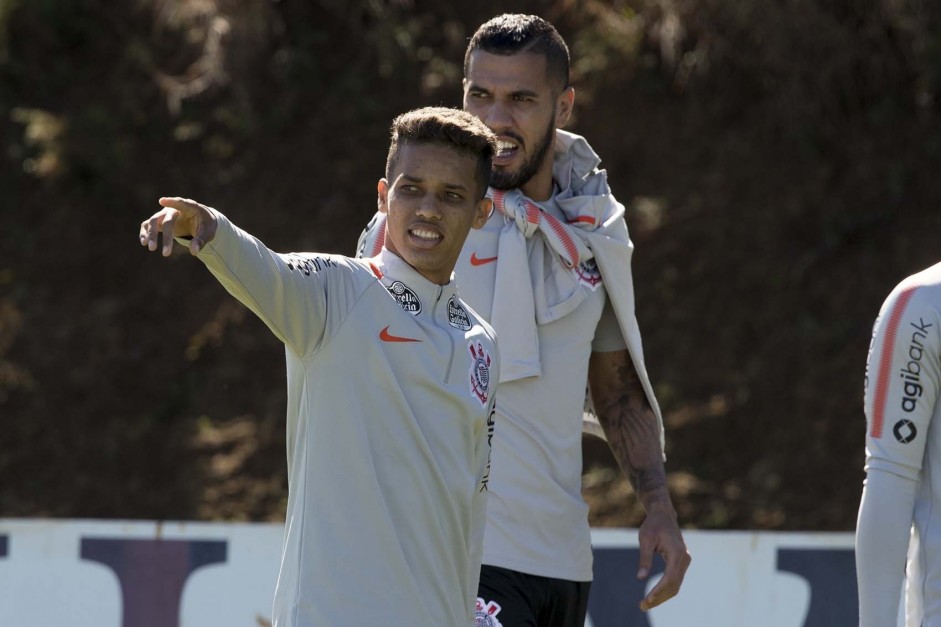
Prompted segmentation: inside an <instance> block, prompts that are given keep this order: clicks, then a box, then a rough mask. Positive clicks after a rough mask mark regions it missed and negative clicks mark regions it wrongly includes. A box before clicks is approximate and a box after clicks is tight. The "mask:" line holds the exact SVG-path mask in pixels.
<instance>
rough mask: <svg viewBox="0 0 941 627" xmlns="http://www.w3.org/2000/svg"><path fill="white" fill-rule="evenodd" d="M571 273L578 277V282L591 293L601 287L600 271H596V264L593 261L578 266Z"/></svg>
mask: <svg viewBox="0 0 941 627" xmlns="http://www.w3.org/2000/svg"><path fill="white" fill-rule="evenodd" d="M573 272H575V276H577V277H578V282H579V283H581V284H582V285H584V286H585V287H588V288H590V289H591V291H595V290H596V289H598V286H599V285H601V270H599V269H598V264H597V262H595V260H594V259H589V260H588V261H583V262H582V263H580V264H578V267H577V268H574V270H573Z"/></svg>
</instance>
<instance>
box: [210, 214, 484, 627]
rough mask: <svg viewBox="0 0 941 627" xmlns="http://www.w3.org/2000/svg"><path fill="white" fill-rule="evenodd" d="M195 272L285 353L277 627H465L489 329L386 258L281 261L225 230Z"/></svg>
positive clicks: (478, 508)
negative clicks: (285, 488)
mask: <svg viewBox="0 0 941 627" xmlns="http://www.w3.org/2000/svg"><path fill="white" fill-rule="evenodd" d="M199 258H200V260H202V261H203V262H204V263H205V264H206V266H207V267H208V268H209V269H210V271H211V272H212V273H213V274H214V275H215V276H216V277H217V278H218V279H219V281H220V282H221V283H222V284H223V286H225V288H226V289H227V290H228V291H229V292H230V293H232V295H234V296H235V297H236V298H238V299H239V300H240V301H241V302H243V303H244V304H245V305H247V306H248V307H249V308H250V309H251V310H252V311H253V312H255V313H256V314H257V315H258V316H259V317H260V318H261V319H262V320H263V321H264V322H265V324H267V325H268V327H269V328H270V329H271V330H272V331H273V332H274V334H275V335H276V336H277V337H278V338H279V339H280V340H281V341H282V342H284V344H285V347H286V358H287V379H288V381H287V388H288V411H287V459H288V473H289V496H288V505H287V514H286V524H285V540H284V553H283V556H282V562H281V568H280V573H279V577H278V583H277V589H276V592H275V601H274V612H273V614H274V624H275V625H276V626H277V627H321V626H325V627H330V626H335V625H357V626H360V625H362V626H364V627H367V626H376V627H379V626H383V627H384V626H385V625H388V624H392V623H395V622H407V623H408V624H410V625H424V626H427V627H440V626H441V625H470V624H472V623H473V608H474V600H475V597H476V591H477V581H478V578H479V567H480V560H481V542H482V535H483V522H484V521H483V517H484V513H485V500H486V496H487V488H488V485H489V483H490V481H491V478H490V468H489V459H490V441H491V438H492V434H493V426H494V422H493V410H494V387H495V385H496V382H497V381H498V380H499V358H498V354H497V348H496V344H495V341H494V333H493V331H492V329H491V328H490V327H489V325H487V324H486V323H485V322H483V321H482V320H481V319H480V318H479V317H478V316H477V315H476V314H475V313H474V312H473V311H472V310H471V308H470V307H468V306H467V305H466V304H465V303H464V302H463V301H462V300H461V298H460V297H459V295H458V293H457V291H456V288H455V285H454V281H453V280H452V281H451V282H450V283H448V284H447V285H437V284H434V283H431V282H429V281H428V280H426V279H425V278H424V277H422V276H421V275H420V274H419V273H418V272H416V271H415V270H414V269H413V268H411V267H410V266H409V265H408V264H406V263H405V262H404V261H403V260H402V259H401V258H399V257H397V256H396V255H394V254H392V253H390V252H388V251H385V250H384V251H383V252H382V253H381V254H380V255H379V256H378V257H376V258H373V259H368V260H354V259H349V258H347V257H342V256H338V255H323V254H316V253H295V254H277V253H273V252H271V251H270V250H268V249H267V248H266V247H265V246H264V245H263V244H262V243H261V242H260V241H258V240H257V239H255V238H253V237H251V236H250V235H248V234H247V233H245V232H243V231H241V230H239V229H238V228H237V227H235V226H234V225H233V224H231V223H230V222H229V221H228V220H226V219H225V218H224V217H223V216H221V215H220V216H219V227H218V230H217V234H216V236H215V239H214V240H213V241H212V242H211V243H210V244H209V245H207V246H206V247H205V248H204V249H203V250H202V251H201V252H200V254H199ZM402 617H407V619H405V620H400V618H402Z"/></svg>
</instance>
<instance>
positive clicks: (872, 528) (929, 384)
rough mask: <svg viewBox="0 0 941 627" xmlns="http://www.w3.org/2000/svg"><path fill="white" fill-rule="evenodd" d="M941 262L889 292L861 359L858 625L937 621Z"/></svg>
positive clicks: (940, 602) (940, 587)
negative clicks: (863, 384) (864, 429)
mask: <svg viewBox="0 0 941 627" xmlns="http://www.w3.org/2000/svg"><path fill="white" fill-rule="evenodd" d="M939 384H941V264H938V265H935V266H932V267H930V268H928V269H927V270H924V271H922V272H919V273H918V274H915V275H912V276H910V277H908V278H907V279H905V280H904V281H902V282H901V283H900V284H899V285H898V286H897V287H896V288H895V289H894V290H893V291H892V293H891V294H889V297H888V298H887V299H886V301H885V303H884V304H883V305H882V309H881V311H880V312H879V316H878V318H876V322H875V326H874V330H873V335H872V342H871V344H870V347H869V357H868V360H867V362H866V388H865V398H864V402H865V413H866V424H867V433H866V482H865V487H864V488H863V495H862V499H861V502H860V506H859V519H858V521H857V526H856V576H857V583H858V586H859V624H860V627H889V626H894V625H895V624H896V617H897V616H898V613H899V601H900V597H901V596H902V585H903V580H906V570H907V574H908V576H907V580H906V581H907V583H906V585H905V600H906V603H905V617H906V618H905V621H906V622H905V624H906V625H907V626H908V627H939V626H941V422H939V420H941V405H939V403H938V392H939Z"/></svg>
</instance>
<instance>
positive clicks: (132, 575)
mask: <svg viewBox="0 0 941 627" xmlns="http://www.w3.org/2000/svg"><path fill="white" fill-rule="evenodd" d="M227 549H228V543H227V542H226V541H225V540H136V539H127V538H82V543H81V558H82V559H83V560H89V561H92V562H99V563H101V564H104V565H105V566H108V567H110V568H111V570H113V571H114V573H115V575H117V577H118V581H119V582H120V585H121V596H122V600H123V603H122V606H123V608H124V616H123V618H122V621H121V627H179V624H180V600H181V597H182V595H183V586H184V584H185V583H186V580H187V579H188V578H189V576H190V575H191V574H193V572H194V571H195V570H197V569H198V568H201V567H203V566H209V565H210V564H219V563H224V562H225V561H226V556H227Z"/></svg>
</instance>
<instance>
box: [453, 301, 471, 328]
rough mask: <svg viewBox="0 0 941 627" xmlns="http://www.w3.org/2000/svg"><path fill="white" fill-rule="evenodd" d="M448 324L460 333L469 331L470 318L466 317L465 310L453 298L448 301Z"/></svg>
mask: <svg viewBox="0 0 941 627" xmlns="http://www.w3.org/2000/svg"><path fill="white" fill-rule="evenodd" d="M448 324H450V325H451V326H452V327H454V328H455V329H460V330H462V331H470V328H471V323H470V316H468V315H467V310H466V309H464V308H463V307H461V304H460V303H459V302H457V298H455V297H454V296H452V297H451V299H450V300H449V301H448Z"/></svg>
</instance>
